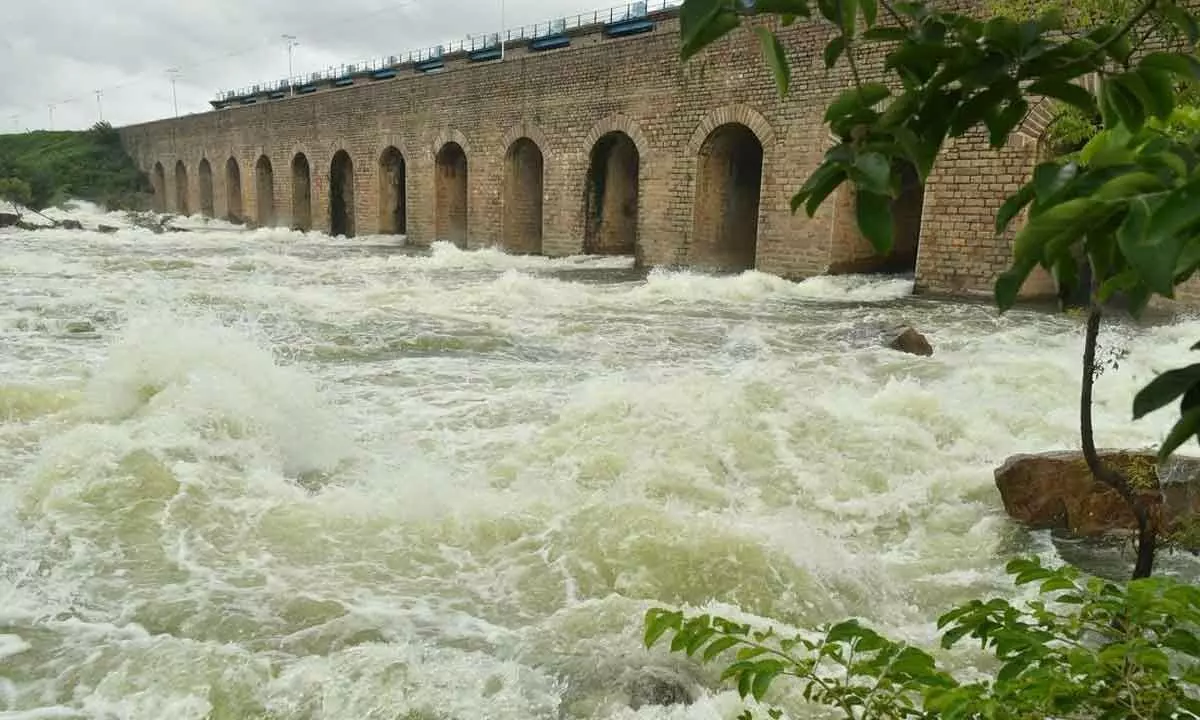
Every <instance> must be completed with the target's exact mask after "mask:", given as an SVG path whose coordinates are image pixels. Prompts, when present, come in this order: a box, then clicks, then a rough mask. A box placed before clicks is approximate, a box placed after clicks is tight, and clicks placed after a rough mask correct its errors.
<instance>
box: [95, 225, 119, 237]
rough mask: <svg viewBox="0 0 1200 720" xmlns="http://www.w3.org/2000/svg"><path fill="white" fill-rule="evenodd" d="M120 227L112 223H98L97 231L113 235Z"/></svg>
mask: <svg viewBox="0 0 1200 720" xmlns="http://www.w3.org/2000/svg"><path fill="white" fill-rule="evenodd" d="M119 229H120V228H117V227H113V226H112V225H97V226H96V232H99V233H104V234H105V235H111V234H113V233H115V232H116V231H117V230H119Z"/></svg>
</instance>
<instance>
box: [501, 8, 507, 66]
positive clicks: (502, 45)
mask: <svg viewBox="0 0 1200 720" xmlns="http://www.w3.org/2000/svg"><path fill="white" fill-rule="evenodd" d="M507 35H508V31H507V30H506V29H505V27H504V0H500V59H501V60H504V45H505V43H504V38H505V37H506V36H507Z"/></svg>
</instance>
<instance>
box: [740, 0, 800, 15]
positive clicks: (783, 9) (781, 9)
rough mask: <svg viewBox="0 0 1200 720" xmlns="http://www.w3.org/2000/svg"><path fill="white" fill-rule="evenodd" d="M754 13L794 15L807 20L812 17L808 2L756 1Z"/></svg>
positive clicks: (789, 0) (786, 0) (797, 0)
mask: <svg viewBox="0 0 1200 720" xmlns="http://www.w3.org/2000/svg"><path fill="white" fill-rule="evenodd" d="M754 12H755V13H757V14H760V15H761V14H764V13H765V14H769V15H794V16H796V17H802V18H807V17H811V16H812V9H811V8H810V7H809V5H808V0H754Z"/></svg>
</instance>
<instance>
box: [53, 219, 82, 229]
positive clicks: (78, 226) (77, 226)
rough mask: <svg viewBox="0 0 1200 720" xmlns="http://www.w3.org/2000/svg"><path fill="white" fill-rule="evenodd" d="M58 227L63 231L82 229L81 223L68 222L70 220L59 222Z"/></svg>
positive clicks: (76, 221) (75, 221)
mask: <svg viewBox="0 0 1200 720" xmlns="http://www.w3.org/2000/svg"><path fill="white" fill-rule="evenodd" d="M58 226H59V227H60V228H62V229H63V230H82V229H83V223H81V222H79V221H78V220H70V219H68V220H61V221H59V223H58Z"/></svg>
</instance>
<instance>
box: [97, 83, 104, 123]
mask: <svg viewBox="0 0 1200 720" xmlns="http://www.w3.org/2000/svg"><path fill="white" fill-rule="evenodd" d="M102 95H104V91H103V90H97V91H96V111H97V112H98V113H100V122H104V103H103V102H102V101H101V100H100V97H101V96H102Z"/></svg>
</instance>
